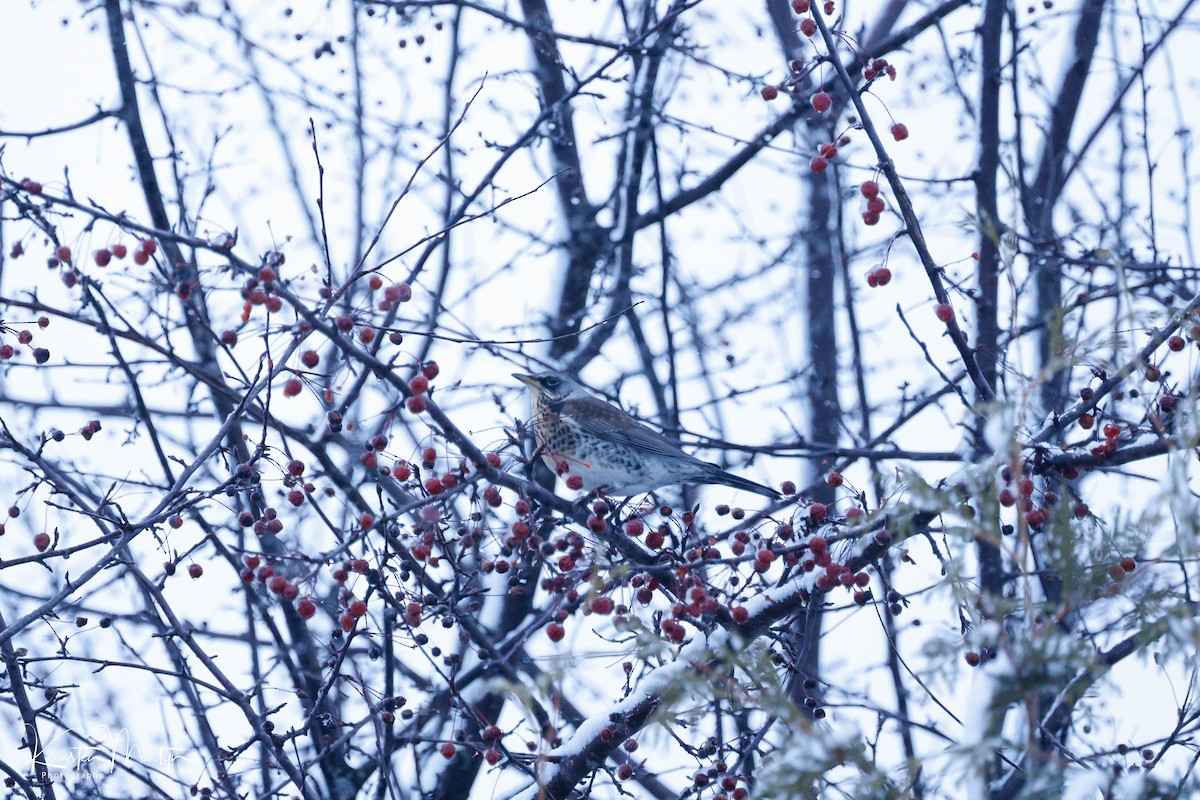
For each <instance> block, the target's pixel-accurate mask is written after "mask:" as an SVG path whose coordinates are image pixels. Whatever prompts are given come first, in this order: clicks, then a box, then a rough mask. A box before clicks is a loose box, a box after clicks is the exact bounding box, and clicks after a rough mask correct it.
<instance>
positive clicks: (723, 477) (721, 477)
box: [712, 465, 782, 500]
mask: <svg viewBox="0 0 1200 800" xmlns="http://www.w3.org/2000/svg"><path fill="white" fill-rule="evenodd" d="M713 466H716V465H713ZM712 482H713V483H720V484H724V485H725V486H732V487H733V488H734V489H741V490H742V491H743V492H754V493H755V494H761V495H762V496H763V497H769V498H771V499H772V500H777V499H779V498H780V497H782V495H781V494H779V492H777V491H775V490H774V489H772V488H771V487H770V486H763V485H762V484H761V483H755V482H754V481H751V480H747V479H746V478H739V477H738V476H737V475H734V474H733V473H731V472H726V471H725V470H723V469H720V468H718V470H717V474H716V475H715V476H713V480H712Z"/></svg>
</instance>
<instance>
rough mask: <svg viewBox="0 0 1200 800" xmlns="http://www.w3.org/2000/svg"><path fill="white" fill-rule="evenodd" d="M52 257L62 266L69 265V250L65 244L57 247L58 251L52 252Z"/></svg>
mask: <svg viewBox="0 0 1200 800" xmlns="http://www.w3.org/2000/svg"><path fill="white" fill-rule="evenodd" d="M54 255H55V256H56V257H57V258H58V260H59V261H61V262H62V263H64V264H70V263H71V248H69V247H67V246H66V245H65V244H64V245H59V247H58V249H57V250H55V251H54Z"/></svg>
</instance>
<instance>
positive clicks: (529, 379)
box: [512, 372, 537, 387]
mask: <svg viewBox="0 0 1200 800" xmlns="http://www.w3.org/2000/svg"><path fill="white" fill-rule="evenodd" d="M512 376H513V377H514V378H516V379H517V380H519V381H520V382H521V383H523V384H525V385H526V386H529V387H533V386H537V378H535V377H533V376H532V375H526V374H525V373H524V372H514V373H513V374H512Z"/></svg>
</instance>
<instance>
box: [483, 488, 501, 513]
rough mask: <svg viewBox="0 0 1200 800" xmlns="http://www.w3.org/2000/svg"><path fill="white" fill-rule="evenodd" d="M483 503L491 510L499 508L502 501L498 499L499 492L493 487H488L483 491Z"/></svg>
mask: <svg viewBox="0 0 1200 800" xmlns="http://www.w3.org/2000/svg"><path fill="white" fill-rule="evenodd" d="M483 501H484V502H485V503H487V504H488V505H489V506H491V507H492V508H499V507H500V504H501V503H502V502H503V499H502V498H501V497H500V490H499V489H497V488H496V487H495V486H489V487H487V488H486V489H484V490H483Z"/></svg>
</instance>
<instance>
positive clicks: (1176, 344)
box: [1167, 336, 1183, 353]
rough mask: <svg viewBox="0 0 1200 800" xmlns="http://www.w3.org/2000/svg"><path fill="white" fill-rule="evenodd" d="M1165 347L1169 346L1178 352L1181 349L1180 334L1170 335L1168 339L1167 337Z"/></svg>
mask: <svg viewBox="0 0 1200 800" xmlns="http://www.w3.org/2000/svg"><path fill="white" fill-rule="evenodd" d="M1167 347H1169V348H1171V349H1172V350H1174V351H1175V352H1176V353H1178V352H1179V351H1180V350H1182V349H1183V337H1182V336H1172V337H1171V338H1170V339H1167Z"/></svg>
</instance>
